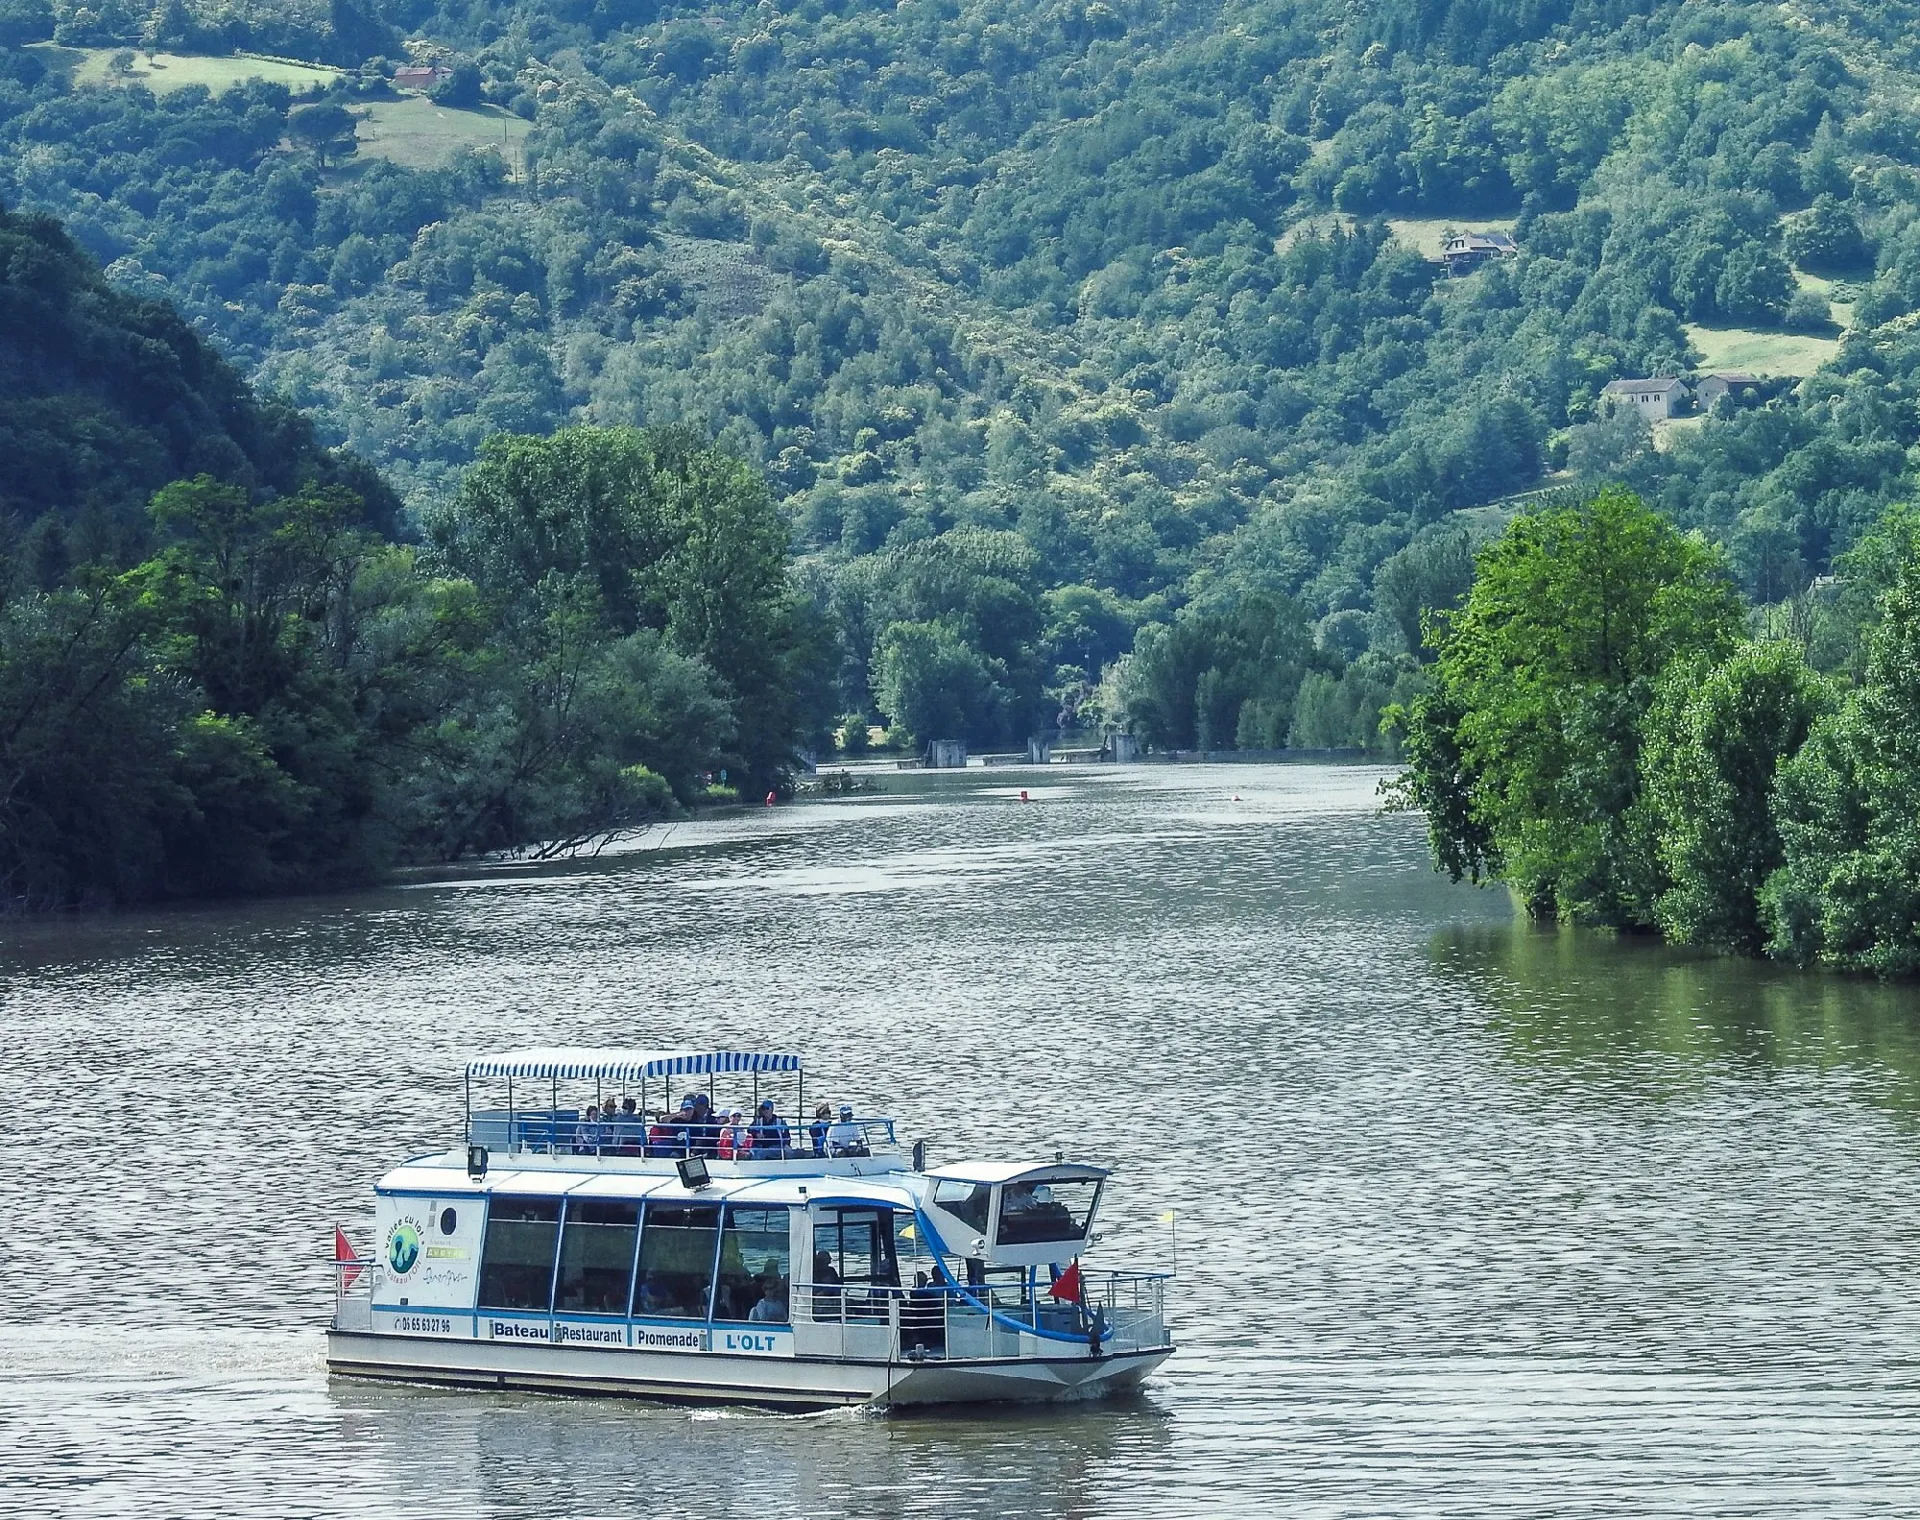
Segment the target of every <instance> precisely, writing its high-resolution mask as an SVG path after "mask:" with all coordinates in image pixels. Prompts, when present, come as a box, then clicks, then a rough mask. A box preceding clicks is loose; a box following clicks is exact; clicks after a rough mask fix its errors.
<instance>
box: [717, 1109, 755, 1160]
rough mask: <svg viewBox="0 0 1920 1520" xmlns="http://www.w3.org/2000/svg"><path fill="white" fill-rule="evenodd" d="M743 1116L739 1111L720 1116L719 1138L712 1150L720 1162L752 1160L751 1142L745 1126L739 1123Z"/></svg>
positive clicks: (735, 1110)
mask: <svg viewBox="0 0 1920 1520" xmlns="http://www.w3.org/2000/svg"><path fill="white" fill-rule="evenodd" d="M743 1117H744V1116H743V1115H742V1114H741V1112H740V1110H739V1109H737V1108H736V1109H734V1110H733V1111H732V1112H731V1113H726V1114H722V1115H720V1116H719V1118H720V1137H719V1139H718V1140H717V1141H716V1142H715V1145H714V1149H715V1150H716V1151H717V1152H718V1153H719V1156H720V1159H721V1160H722V1161H751V1160H752V1159H753V1141H752V1138H751V1136H750V1135H749V1133H748V1130H747V1127H746V1125H744V1124H743V1123H741V1122H740V1121H741V1119H742V1118H743Z"/></svg>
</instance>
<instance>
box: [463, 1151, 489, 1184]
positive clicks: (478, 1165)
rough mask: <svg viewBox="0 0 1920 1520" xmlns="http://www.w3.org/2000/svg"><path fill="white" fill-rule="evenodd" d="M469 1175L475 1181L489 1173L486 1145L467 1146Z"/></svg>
mask: <svg viewBox="0 0 1920 1520" xmlns="http://www.w3.org/2000/svg"><path fill="white" fill-rule="evenodd" d="M467 1175H468V1176H469V1177H471V1178H472V1179H473V1180H474V1181H475V1182H478V1181H479V1180H480V1179H481V1178H482V1177H484V1176H486V1175H487V1148H486V1147H485V1146H484V1145H469V1146H468V1147H467Z"/></svg>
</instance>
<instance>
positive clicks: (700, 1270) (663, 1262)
mask: <svg viewBox="0 0 1920 1520" xmlns="http://www.w3.org/2000/svg"><path fill="white" fill-rule="evenodd" d="M719 1237H720V1205H719V1204H717V1203H714V1204H694V1205H691V1206H689V1205H685V1204H651V1203H650V1204H648V1205H647V1218H646V1226H645V1228H644V1229H642V1230H641V1232H640V1281H639V1282H638V1283H637V1284H636V1285H635V1287H634V1294H633V1312H634V1313H635V1314H637V1315H639V1314H654V1315H660V1316H663V1317H664V1318H667V1319H705V1318H706V1317H707V1297H708V1292H709V1290H710V1289H711V1288H712V1286H713V1249H714V1246H715V1244H716V1243H717V1242H718V1240H719Z"/></svg>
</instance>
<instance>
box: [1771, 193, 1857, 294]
mask: <svg viewBox="0 0 1920 1520" xmlns="http://www.w3.org/2000/svg"><path fill="white" fill-rule="evenodd" d="M1782 247H1783V250H1784V251H1785V253H1786V255H1787V257H1788V258H1789V259H1790V260H1792V261H1793V262H1794V263H1795V264H1798V265H1799V266H1800V267H1801V268H1802V269H1811V270H1813V271H1815V272H1816V273H1824V274H1836V273H1838V274H1844V273H1847V272H1849V271H1853V270H1858V269H1860V268H1862V267H1863V266H1866V265H1870V264H1871V263H1872V262H1873V245H1872V244H1870V243H1869V242H1868V241H1867V237H1866V234H1865V233H1863V232H1862V231H1861V230H1860V222H1859V220H1858V218H1856V217H1855V216H1854V214H1853V212H1852V210H1851V209H1850V208H1849V207H1847V206H1846V205H1845V204H1844V203H1842V202H1841V201H1840V200H1839V199H1837V198H1836V197H1834V196H1832V195H1820V196H1817V197H1815V199H1814V202H1813V204H1812V205H1811V206H1809V207H1808V208H1807V209H1806V210H1805V211H1803V212H1801V213H1800V215H1798V216H1796V217H1795V218H1793V220H1792V221H1790V222H1789V223H1788V224H1787V230H1786V235H1785V238H1784V240H1783V243H1782Z"/></svg>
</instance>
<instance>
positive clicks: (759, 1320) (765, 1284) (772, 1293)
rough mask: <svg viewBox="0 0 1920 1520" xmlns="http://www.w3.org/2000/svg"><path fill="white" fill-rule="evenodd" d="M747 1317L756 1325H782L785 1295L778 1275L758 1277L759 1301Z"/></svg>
mask: <svg viewBox="0 0 1920 1520" xmlns="http://www.w3.org/2000/svg"><path fill="white" fill-rule="evenodd" d="M747 1319H748V1320H749V1321H751V1322H752V1323H754V1324H756V1325H784V1324H785V1323H786V1322H787V1295H786V1293H785V1292H784V1291H783V1290H782V1288H781V1286H780V1279H779V1278H778V1277H763V1278H761V1279H760V1302H759V1303H757V1304H755V1305H754V1306H753V1310H752V1312H751V1313H749V1314H748V1315H747Z"/></svg>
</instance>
